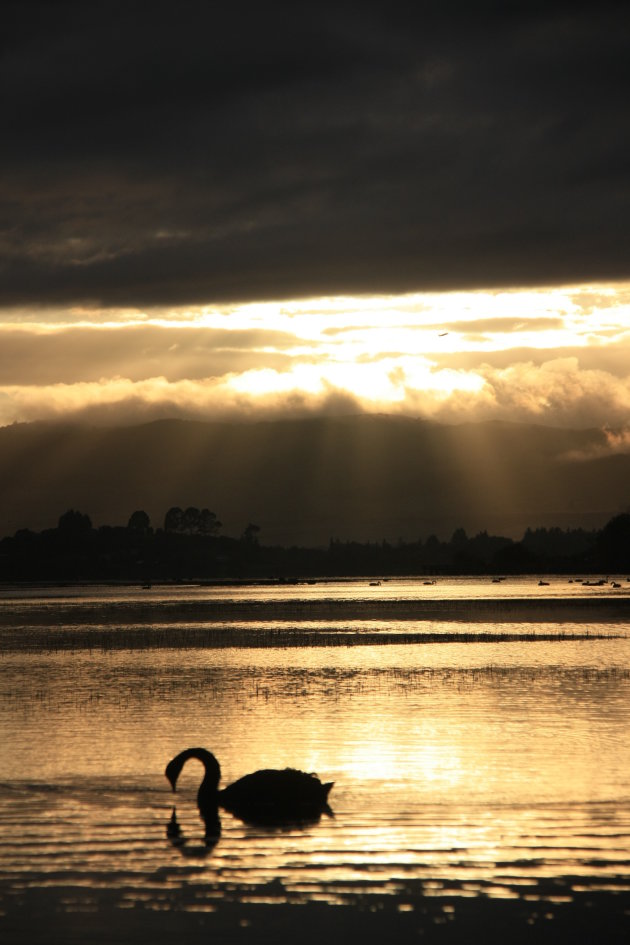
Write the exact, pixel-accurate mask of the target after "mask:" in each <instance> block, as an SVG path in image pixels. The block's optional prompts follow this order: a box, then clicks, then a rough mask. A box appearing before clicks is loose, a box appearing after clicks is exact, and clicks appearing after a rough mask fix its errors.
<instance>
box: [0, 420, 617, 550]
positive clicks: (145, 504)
mask: <svg viewBox="0 0 630 945" xmlns="http://www.w3.org/2000/svg"><path fill="white" fill-rule="evenodd" d="M605 449H606V437H605V434H604V432H603V431H601V430H597V429H594V428H590V429H582V430H580V429H568V428H558V427H547V426H545V425H543V424H535V425H534V424H521V423H516V422H512V421H501V420H491V421H483V422H479V423H460V424H457V425H452V426H451V425H445V424H438V423H435V422H433V421H427V420H424V419H415V418H409V417H397V416H393V417H392V416H389V415H386V414H363V415H345V416H340V417H325V416H320V417H308V418H305V419H284V420H254V421H239V422H230V421H204V420H183V419H175V418H164V419H161V420H151V421H147V422H146V423H141V424H134V425H129V426H111V427H109V426H87V425H82V424H77V423H68V422H63V423H58V424H53V423H41V422H37V423H33V424H15V425H12V426H9V427H3V428H0V535H5V534H12V533H13V532H15V531H16V530H17V529H18V528H23V527H27V528H32V529H34V530H40V529H42V528H46V527H50V526H52V525H55V524H56V522H57V519H58V517H59V515H61V514H62V513H63V512H64V511H66V509H68V508H77V509H80V510H81V511H83V512H85V513H87V514H89V515H90V516H91V518H92V520H93V521H94V522H95V524H125V523H126V521H127V520H128V518H129V516H130V515H131V513H132V512H133V511H134V510H136V509H144V510H145V511H146V512H147V513H148V514H149V516H150V518H151V521H152V523H153V525H154V526H155V527H160V526H161V525H162V523H163V519H164V514H165V513H166V511H167V509H168V508H170V507H171V506H173V505H179V506H182V507H185V506H189V505H194V506H198V507H208V508H210V509H212V510H213V511H214V512H216V514H217V515H218V517H219V518H220V519H221V521H222V522H223V523H224V531H225V532H226V533H227V534H233V535H237V534H240V533H241V532H242V530H243V529H244V528H245V527H246V525H247V524H248V523H249V522H256V523H257V524H258V525H260V527H261V529H262V535H261V537H262V540H264V541H265V542H266V543H278V544H285V545H290V544H301V545H306V546H308V545H312V546H315V545H321V544H325V543H327V542H328V540H329V539H330V538H331V537H335V538H340V539H342V540H345V539H356V540H358V541H366V540H374V541H380V540H382V539H387V540H388V541H392V540H393V541H395V540H397V539H398V538H402V539H404V540H415V539H417V538H418V537H425V538H426V537H427V536H428V535H429V534H432V533H435V534H438V536H439V537H444V538H446V537H449V536H450V534H451V533H452V531H453V530H454V529H455V528H458V527H463V528H465V529H466V530H467V531H468V532H469V533H470V534H474V533H476V532H477V531H482V530H488V531H490V532H492V533H495V534H504V535H507V536H510V537H520V536H521V535H522V533H523V532H524V530H525V529H526V528H527V527H551V526H554V525H557V526H559V527H562V528H567V527H587V528H592V527H595V528H597V527H601V526H602V525H603V524H604V523H605V522H606V521H607V520H608V519H609V518H611V517H612V516H613V515H615V514H617V513H619V512H620V511H624V510H625V509H626V508H627V507H628V506H629V505H630V485H628V484H629V483H630V455H628V454H625V453H616V454H610V455H602V453H603V451H604V450H605Z"/></svg>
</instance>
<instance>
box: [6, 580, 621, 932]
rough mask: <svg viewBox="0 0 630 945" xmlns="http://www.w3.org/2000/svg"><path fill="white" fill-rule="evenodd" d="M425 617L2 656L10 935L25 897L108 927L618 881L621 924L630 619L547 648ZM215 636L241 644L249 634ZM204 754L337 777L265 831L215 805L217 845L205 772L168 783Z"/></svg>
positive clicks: (513, 626)
mask: <svg viewBox="0 0 630 945" xmlns="http://www.w3.org/2000/svg"><path fill="white" fill-rule="evenodd" d="M92 593H93V596H94V600H95V605H96V604H98V606H99V607H100V606H101V605H102V604H103V603H104V601H103V599H102V598H100V599H99V598H98V594H95V593H94V591H93V592H92ZM125 593H127V592H122V593H121V597H123V598H124V594H125ZM361 593H363V589H361ZM121 597H119V598H116V597H115V596H114V598H113V599H114V600H120V599H121ZM18 603H19V602H18ZM344 626H345V632H346V633H348V634H349V635H350V636H356V635H360V633H361V632H362V631H361V625H360V623H359V624H357V623H356V622H355V621H349V622H348V624H347V625H344ZM414 626H415V625H414ZM422 627H424V629H425V630H426V626H425V622H422ZM422 627H420V628H416V629H417V632H421V631H422ZM432 627H433V629H434V632H435V634H436V637H437V640H438V642H430V643H429V642H427V643H426V645H422V646H413V645H410V644H407V643H395V642H391V643H389V644H388V645H387V646H383V645H378V644H369V645H365V644H364V643H361V644H360V645H348V646H343V645H337V646H310V645H302V646H288V647H287V646H271V647H266V648H264V647H248V646H244V645H238V646H234V647H230V646H222V647H218V648H217V647H201V648H197V647H196V648H177V649H170V648H168V647H158V648H152V647H150V646H143V647H142V648H140V649H129V648H127V649H120V650H119V649H111V650H110V649H102V648H92V649H89V648H85V647H80V648H78V649H68V650H63V649H61V650H57V651H55V650H51V649H49V648H40V649H34V650H33V649H30V648H28V646H27V647H25V648H23V649H19V648H17V649H16V648H14V649H11V650H9V651H7V652H5V653H3V654H2V657H1V662H0V770H1V775H0V831H1V832H2V836H3V846H2V851H1V852H0V889H1V890H2V892H1V897H0V909H1V910H2V911H3V912H4V920H5V922H7V923H8V927H9V928H11V929H13V930H14V933H15V934H16V935H17V932H15V929H16V928H17V929H19V927H20V926H19V922H22V927H24V924H25V923H26V918H25V915H26V913H25V911H24V910H30V909H31V908H32V904H33V903H34V902H40V903H48V904H49V905H50V904H51V903H52V904H53V906H54V908H53V906H51V908H52V910H53V911H52V914H54V915H55V916H57V921H59V922H61V921H62V919H60V918H59V917H60V916H71V915H74V914H80V915H84V914H86V915H87V914H90V912H91V911H92V912H93V911H95V910H96V911H98V910H102V909H103V908H104V907H105V905H106V907H107V909H109V910H113V911H114V913H115V914H116V916H117V917H118V918H120V917H121V916H126V915H127V914H128V913H129V911H131V912H134V913H135V912H136V911H137V910H138V909H140V910H142V911H143V912H145V911H151V912H153V911H155V910H157V911H161V910H166V912H172V911H173V910H175V911H178V912H180V913H182V914H190V915H197V914H207V915H210V916H213V915H215V914H216V913H217V912H221V911H222V910H225V909H228V908H230V907H234V908H237V907H238V909H240V910H241V913H239V914H241V915H245V914H246V912H243V911H242V910H246V909H247V907H248V905H251V904H252V903H254V904H259V905H260V904H264V903H266V904H267V905H269V906H277V907H286V908H288V907H290V906H293V905H296V904H302V905H308V904H311V905H313V904H316V903H328V904H331V903H332V904H337V905H338V907H339V908H340V909H341V908H343V907H353V908H354V907H356V908H361V909H364V910H365V909H367V910H369V909H370V908H371V906H370V903H371V904H372V905H373V907H374V908H376V907H377V905H378V908H382V903H384V902H385V903H387V902H391V903H393V904H395V905H394V908H395V910H396V911H397V914H400V915H401V916H403V915H406V914H407V913H409V914H415V915H416V916H417V917H418V916H420V915H421V914H422V910H423V909H425V908H428V907H427V903H428V902H429V901H434V900H435V901H439V902H440V903H442V904H443V905H444V907H445V908H446V906H447V909H446V912H445V913H444V912H443V910H442V907H440V910H438V911H439V914H440V916H442V918H444V917H445V916H446V918H447V919H448V916H455V918H457V916H458V915H459V914H460V913H461V912H462V910H463V909H464V908H465V907H466V906H465V904H466V902H468V901H470V900H478V901H479V902H481V901H483V902H487V901H492V902H496V903H500V902H504V901H506V900H514V901H515V902H516V903H519V904H523V903H525V904H527V905H528V906H531V905H532V904H534V903H543V904H544V906H543V907H542V908H543V909H544V911H545V914H550V915H552V916H553V915H558V916H559V915H560V912H561V910H562V909H563V908H564V906H565V905H566V904H567V903H576V902H578V901H582V899H584V897H588V898H589V901H590V902H591V903H593V902H594V901H595V900H596V898H597V897H598V896H600V895H601V896H608V895H614V902H615V903H616V908H618V909H621V914H622V915H623V911H624V909H625V908H627V906H626V905H624V903H627V902H628V901H630V779H629V776H628V772H629V771H630V743H629V742H628V739H627V732H628V727H629V723H630V641H629V637H630V627H629V626H627V625H625V624H623V623H619V622H616V623H615V624H614V626H613V625H611V624H607V623H601V624H598V625H597V626H595V627H594V626H592V625H589V626H582V625H580V624H579V623H576V624H572V625H570V629H571V631H572V632H574V633H575V634H576V635H577V636H578V637H580V638H578V639H575V638H571V636H568V635H566V633H565V634H562V633H560V634H559V633H558V627H557V625H556V624H555V623H552V624H539V625H537V626H536V631H537V633H538V634H539V635H540V636H539V638H536V635H535V634H534V635H532V634H531V632H530V631H531V625H530V624H529V623H524V624H521V623H509V622H507V623H505V622H504V623H501V622H500V621H495V622H494V623H493V625H492V627H493V630H494V631H496V632H498V633H499V634H501V633H503V634H504V635H505V634H507V635H506V636H504V637H502V638H500V639H497V640H495V641H493V640H488V639H486V638H485V637H483V634H484V632H485V630H486V629H487V625H485V624H475V623H470V624H469V625H467V629H466V633H464V635H463V638H462V639H458V640H455V639H452V640H450V642H439V638H440V634H442V635H444V634H448V633H449V627H450V625H448V624H442V623H441V622H440V621H437V622H435V625H433V624H432ZM325 628H326V632H331V633H332V632H335V631H339V629H340V628H339V627H336V626H334V625H330V624H325ZM301 629H304V628H300V625H299V624H296V626H295V630H296V632H299V631H300V630H301ZM391 629H392V628H391V627H390V630H391ZM394 629H395V628H394ZM562 629H563V630H565V631H566V629H567V628H566V627H563V628H562ZM83 630H84V632H85V634H89V633H90V632H92V630H93V627H91V626H90V625H85V626H84V627H83ZM224 630H225V632H226V633H227V634H230V633H233V634H234V635H235V640H238V633H239V627H238V626H235V627H231V626H230V624H229V623H226V624H225V625H224ZM613 630H614V633H612V632H611V631H613ZM587 631H588V635H587ZM24 632H25V633H26V634H27V635H28V633H29V630H28V628H25V629H24ZM241 644H242V641H241ZM196 744H199V745H204V746H206V747H208V748H210V749H211V750H212V751H214V753H215V754H216V755H217V757H218V759H219V761H220V762H221V765H222V770H223V778H224V783H227V782H229V781H231V780H233V779H235V778H237V777H239V776H240V775H242V774H244V773H246V772H247V771H251V770H254V769H257V768H260V767H265V766H273V767H284V766H285V765H287V764H290V765H295V766H298V767H301V768H303V769H305V770H308V771H317V772H318V773H319V774H320V776H321V777H322V778H323V779H325V780H334V781H335V786H334V788H333V791H332V794H331V806H332V808H333V811H334V816H333V817H327V816H324V817H322V819H321V820H320V821H319V822H318V823H316V824H313V825H310V826H308V827H304V828H300V829H297V828H292V829H286V830H265V829H262V828H255V827H251V826H247V825H244V824H242V823H241V822H240V821H238V820H236V819H235V818H233V817H232V816H231V815H228V814H223V815H222V832H221V837H220V839H219V840H218V842H217V843H216V844H214V845H208V844H207V843H205V842H204V836H203V825H202V823H201V821H200V819H199V816H198V813H197V811H196V805H195V792H196V787H197V785H198V782H199V778H200V775H201V768H200V766H199V765H198V763H196V762H191V763H189V765H187V766H186V768H185V769H184V772H183V774H182V777H181V779H180V784H179V786H178V788H179V789H178V793H177V794H176V795H172V794H171V792H170V789H169V786H168V784H167V782H166V779H165V778H164V773H163V772H164V767H165V764H166V762H167V761H168V760H169V758H170V757H172V756H173V755H174V754H175V753H176V752H178V751H179V750H180V749H181V748H184V747H187V746H189V745H196ZM174 806H175V807H176V816H177V819H178V821H179V826H180V828H181V835H179V836H174V835H173V831H172V830H169V824H170V822H171V818H172V812H173V807H174ZM313 907H314V906H313ZM607 908H608V906H607ZM450 910H452V911H450ZM44 914H45V915H50V914H51V913H50V912H46V910H44V912H43V913H42V915H44ZM528 914H529V913H528ZM436 915H437V913H435V912H433V913H432V916H433V918H432V919H431V922H434V921H437V919H436ZM16 916H17V917H18V919H16ZM20 917H21V918H20ZM1 921H2V918H1V917H0V922H1ZM33 921H34V920H31V919H29V920H28V922H29V923H30V924H29V930H30V931H31V932H32V928H33V924H32V923H33ZM42 921H44V920H42ZM63 921H65V920H63ZM125 921H126V920H125ZM440 921H441V919H440ZM16 922H18V925H17V926H16V924H15V923H16ZM11 923H13V924H11ZM26 924H28V923H26ZM416 931H417V926H416ZM16 940H17V939H16ZM42 940H44V939H42ZM611 940H612V939H611Z"/></svg>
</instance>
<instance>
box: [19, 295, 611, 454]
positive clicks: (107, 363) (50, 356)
mask: <svg viewBox="0 0 630 945" xmlns="http://www.w3.org/2000/svg"><path fill="white" fill-rule="evenodd" d="M74 314H75V317H74V320H73V319H72V318H70V319H69V318H68V316H67V314H66V315H65V316H63V317H62V316H58V315H57V316H55V317H53V316H52V315H51V313H47V314H46V317H45V318H43V319H42V320H40V321H34V320H31V321H29V322H24V321H21V320H19V319H17V320H16V319H15V318H11V317H9V316H7V317H6V319H5V320H4V321H1V320H0V424H8V423H13V422H18V421H31V420H39V419H45V420H53V419H55V420H57V419H82V420H89V421H90V422H101V423H102V422H107V423H132V422H137V421H139V420H147V419H156V418H158V417H164V416H167V417H186V418H199V419H225V420H238V419H242V418H247V419H252V418H256V419H269V418H279V417H283V416H291V417H297V416H305V415H309V414H314V413H324V414H326V413H328V414H330V413H336V414H338V413H344V412H345V413H354V412H361V411H365V412H385V413H391V414H400V415H407V416H414V417H422V418H426V419H430V420H436V421H442V422H448V423H459V422H464V421H470V420H488V419H502V420H517V421H523V422H536V423H542V424H548V425H559V426H572V427H590V426H594V427H600V428H607V429H610V430H614V431H623V430H624V429H625V428H626V427H627V423H628V416H630V360H629V358H628V352H629V350H630V285H628V284H619V285H617V286H614V287H612V286H607V287H597V286H590V285H589V286H576V287H567V288H565V289H562V290H561V289H554V290H552V291H543V290H537V291H524V290H523V291H511V292H493V293H489V292H472V293H452V294H444V293H439V294H436V295H426V294H424V295H414V296H402V297H401V296H382V297H370V298H367V299H362V298H349V297H345V298H330V297H326V298H322V299H311V300H303V301H299V300H297V301H296V300H294V301H292V302H278V303H273V304H272V303H266V304H264V305H261V304H253V305H241V306H231V307H226V308H220V307H219V308H217V307H214V308H211V307H199V308H189V309H186V310H165V309H164V310H160V311H159V312H157V311H153V312H147V311H137V312H136V313H135V315H133V316H132V314H131V313H129V312H126V315H125V320H124V321H121V320H120V319H119V318H118V317H117V313H116V312H115V311H112V312H109V313H107V312H104V311H101V312H99V313H98V314H97V317H95V318H94V321H93V322H92V323H90V322H89V321H86V320H85V313H84V311H83V310H78V311H77V312H76V313H74ZM64 319H65V320H64ZM609 442H610V448H611V449H622V448H624V444H626V442H627V441H626V440H625V439H624V437H623V436H622V435H621V434H620V435H619V436H618V438H617V440H616V441H615V440H614V438H613V437H612V436H611V438H610V440H609Z"/></svg>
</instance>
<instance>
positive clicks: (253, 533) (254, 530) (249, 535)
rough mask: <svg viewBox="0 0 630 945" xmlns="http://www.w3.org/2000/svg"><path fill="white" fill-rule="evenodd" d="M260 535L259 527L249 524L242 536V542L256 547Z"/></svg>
mask: <svg viewBox="0 0 630 945" xmlns="http://www.w3.org/2000/svg"><path fill="white" fill-rule="evenodd" d="M259 533H260V525H254V523H253V522H250V523H249V525H248V526H247V528H246V529H245V531H244V532H243V535H242V539H241V540H242V541H244V542H245V544H246V545H257V544H258V535H259Z"/></svg>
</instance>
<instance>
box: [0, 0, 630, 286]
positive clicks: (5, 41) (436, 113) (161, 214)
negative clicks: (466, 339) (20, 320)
mask: <svg viewBox="0 0 630 945" xmlns="http://www.w3.org/2000/svg"><path fill="white" fill-rule="evenodd" d="M625 9H626V4H621V3H618V4H617V3H599V4H597V6H592V7H591V6H586V5H583V4H576V3H573V4H569V3H563V4H557V3H546V4H536V3H529V4H522V5H521V4H505V3H501V4H499V3H481V4H474V5H471V4H467V3H466V4H464V3H462V4H461V5H459V4H453V3H451V4H447V3H444V4H440V5H437V4H435V5H434V4H418V5H415V6H412V5H406V4H405V5H398V4H395V3H392V4H387V5H385V4H383V5H380V4H370V3H364V4H357V5H351V4H343V3H341V4H338V3H336V4H327V3H320V4H317V5H288V4H286V5H285V4H259V5H255V6H254V5H252V6H249V5H247V4H238V3H235V4H231V5H230V6H229V7H226V8H223V6H219V5H217V4H209V3H190V2H188V3H186V2H182V3H177V4H175V3H153V4H150V5H148V4H140V3H126V4H120V3H108V4H106V5H105V4H101V3H78V2H77V3H55V4H49V3H45V4H43V3H41V4H40V3H29V2H20V3H9V4H7V5H6V6H5V15H4V24H3V26H4V29H3V34H4V35H3V38H2V40H0V42H1V44H2V45H1V47H0V88H1V89H2V97H3V119H2V121H3V135H2V140H3V144H2V148H1V149H0V304H25V303H29V302H32V303H36V302H44V303H66V302H71V301H93V302H95V303H99V304H109V305H151V304H166V305H167V304H178V303H186V302H190V303H192V302H204V301H221V300H234V299H247V298H279V297H288V296H293V295H307V294H322V293H325V294H335V293H348V292H353V293H357V292H388V291H407V290H421V289H428V288H433V289H436V288H437V289H441V288H453V287H456V286H475V285H499V284H504V285H516V284H532V283H547V282H575V281H584V280H593V279H608V278H611V279H612V278H628V276H629V275H630V264H629V262H628V254H627V245H628V236H629V233H628V219H629V211H630V133H629V130H628V119H627V102H628V100H630V72H629V66H628V62H629V57H628V52H629V45H630V44H629V32H628V23H629V15H628V13H626V12H625Z"/></svg>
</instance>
